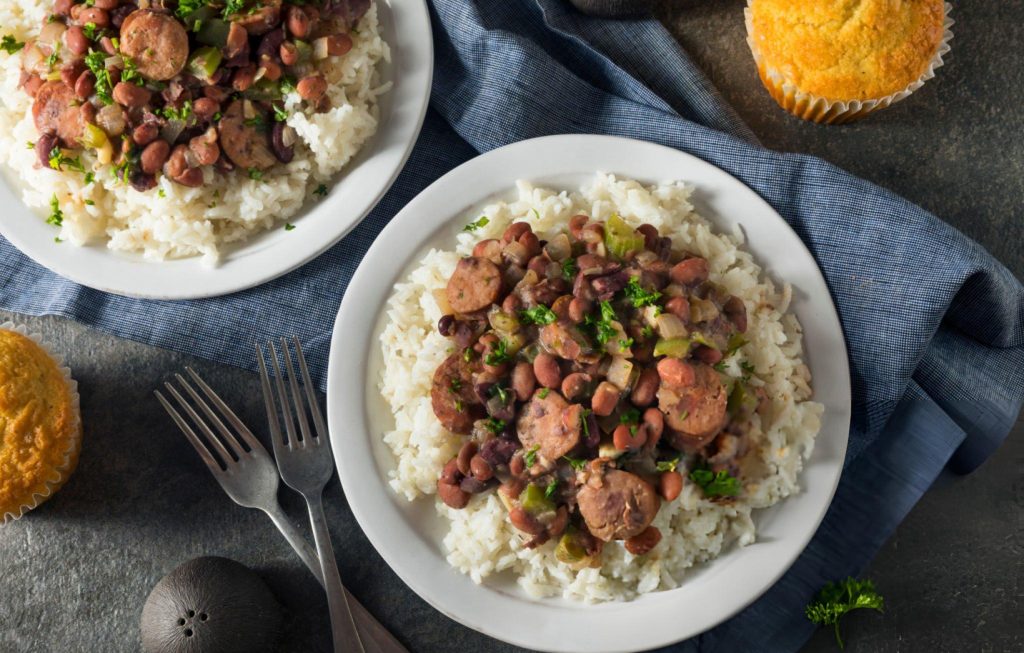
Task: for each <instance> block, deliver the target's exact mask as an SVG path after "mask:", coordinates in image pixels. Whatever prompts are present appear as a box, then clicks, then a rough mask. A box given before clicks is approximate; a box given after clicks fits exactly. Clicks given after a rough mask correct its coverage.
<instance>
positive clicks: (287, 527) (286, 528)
mask: <svg viewBox="0 0 1024 653" xmlns="http://www.w3.org/2000/svg"><path fill="white" fill-rule="evenodd" d="M263 512H265V513H267V516H268V517H270V521H272V522H274V526H277V530H279V531H281V535H284V539H286V540H287V541H288V544H290V545H291V547H292V549H294V550H295V553H296V554H298V556H299V558H300V559H301V560H302V562H303V564H305V565H306V567H308V568H309V572H310V573H311V574H313V577H314V578H316V582H318V583H320V586H321V587H323V586H324V574H323V572H322V571H321V570H320V558H319V557H318V556H317V554H316V551H315V550H314V549H313V547H311V546H310V545H309V543H308V542H307V541H306V538H305V537H304V536H303V535H302V533H300V532H299V530H298V529H297V528H295V527H294V526H292V523H291V521H290V520H289V519H288V515H286V514H284V511H283V510H281V507H280V506H274V507H273V509H265V510H264V511H263Z"/></svg>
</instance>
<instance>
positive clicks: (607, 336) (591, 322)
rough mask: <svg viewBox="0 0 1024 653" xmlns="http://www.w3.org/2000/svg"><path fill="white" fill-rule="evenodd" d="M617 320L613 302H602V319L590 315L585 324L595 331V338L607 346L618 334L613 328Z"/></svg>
mask: <svg viewBox="0 0 1024 653" xmlns="http://www.w3.org/2000/svg"><path fill="white" fill-rule="evenodd" d="M615 319H616V315H615V309H613V308H612V305H611V302H608V301H602V302H601V304H600V317H596V318H595V317H594V316H593V315H588V316H586V318H584V320H583V324H584V325H585V326H588V327H590V328H591V329H592V330H593V332H594V338H595V339H596V340H597V341H598V342H599V343H601V344H602V345H605V344H608V341H609V340H611V339H612V338H613V337H615V334H616V333H618V332H617V331H616V330H615V327H613V326H612V322H613V321H615Z"/></svg>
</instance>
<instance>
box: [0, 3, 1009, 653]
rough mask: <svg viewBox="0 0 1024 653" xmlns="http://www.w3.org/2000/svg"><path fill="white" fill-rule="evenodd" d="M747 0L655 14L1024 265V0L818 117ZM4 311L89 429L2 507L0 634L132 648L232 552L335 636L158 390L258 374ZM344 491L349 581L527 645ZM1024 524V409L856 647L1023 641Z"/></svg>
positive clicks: (300, 572)
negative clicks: (868, 109)
mask: <svg viewBox="0 0 1024 653" xmlns="http://www.w3.org/2000/svg"><path fill="white" fill-rule="evenodd" d="M742 4H743V3H742V2H741V1H739V0H728V1H726V0H721V1H719V2H711V3H707V2H698V1H697V0H675V1H672V0H664V1H663V2H662V3H661V5H660V9H659V16H660V17H661V18H662V19H663V20H664V21H665V22H666V23H667V24H668V25H669V26H670V28H671V29H672V30H673V32H674V33H675V34H676V36H677V37H678V38H679V39H680V41H681V42H682V43H683V44H684V45H685V46H686V47H687V48H688V49H689V50H690V51H691V52H693V53H694V54H695V56H696V58H697V60H698V62H699V63H700V64H701V65H702V66H703V67H704V69H705V70H707V71H708V73H709V74H710V75H711V77H712V79H713V80H714V81H715V83H716V84H717V85H718V86H719V88H721V89H722V91H723V93H724V94H725V95H726V97H727V98H728V99H729V100H730V101H731V102H732V103H733V104H734V105H735V106H736V107H737V108H738V109H739V111H740V113H741V114H742V116H743V117H744V118H745V119H746V120H748V121H749V122H750V124H751V125H752V126H753V127H754V129H755V131H756V132H757V133H758V135H759V136H760V137H761V138H762V139H763V140H764V142H765V143H766V144H767V145H769V146H772V147H775V148H779V149H784V150H792V151H801V152H809V153H812V154H816V155H819V156H822V157H824V158H826V159H828V160H831V161H833V162H836V163H838V164H840V165H841V166H843V167H845V168H847V169H849V170H851V171H853V172H855V173H857V174H860V175H862V176H864V177H867V178H868V179H871V180H873V181H875V182H877V183H879V184H881V185H882V186H885V187H887V188H891V189H892V190H894V191H896V192H898V193H901V194H903V195H905V196H906V197H908V198H910V199H911V200H913V201H915V202H918V203H920V204H922V205H924V206H925V207H928V208H929V209H931V210H933V211H934V212H935V213H936V214H938V215H940V216H941V217H943V218H945V219H946V220H948V221H950V222H951V223H953V224H954V225H956V226H957V227H959V228H960V229H962V230H963V231H964V232H966V233H967V234H968V235H970V236H972V237H973V238H975V239H977V240H979V241H980V242H981V243H982V244H983V245H985V246H986V247H987V248H988V249H989V250H991V251H992V252H994V253H995V254H996V255H997V257H999V258H1000V259H1001V260H1002V261H1003V262H1004V263H1006V264H1007V266H1008V267H1010V269H1011V270H1013V271H1014V272H1015V273H1016V274H1017V275H1018V276H1020V275H1021V274H1022V272H1024V253H1022V251H1021V244H1020V243H1021V236H1022V235H1024V233H1022V229H1024V227H1022V223H1021V220H1020V216H1019V212H1020V209H1019V207H1020V201H1021V197H1022V196H1024V193H1022V190H1024V188H1022V184H1024V174H1022V172H1024V170H1022V161H1024V139H1021V138H1020V124H1021V119H1022V117H1024V116H1022V109H1021V100H1024V72H1022V68H1021V67H1020V66H1019V61H1014V60H1013V58H1012V57H1011V56H1007V55H1009V54H1011V53H1013V52H1018V51H1019V45H1020V43H1021V40H1022V36H1024V34H1022V31H1024V27H1022V26H1024V6H1022V5H1021V4H1020V3H1006V2H999V1H997V0H983V1H982V0H979V1H977V2H973V3H969V4H966V3H965V4H960V5H958V6H957V10H956V17H957V20H958V25H957V26H956V27H955V28H954V31H955V32H956V34H957V38H956V40H955V41H954V51H953V53H952V57H951V58H950V61H949V65H947V66H946V67H945V68H943V69H942V70H940V72H939V76H938V78H937V79H935V80H933V81H931V82H929V84H928V85H926V86H925V88H924V89H923V90H922V91H920V92H918V93H917V94H915V95H914V96H913V97H912V98H911V99H910V100H908V101H907V102H904V103H903V104H901V105H898V106H896V107H894V108H892V109H890V110H888V111H886V112H884V113H882V114H879V115H878V116H876V117H872V118H870V119H869V120H867V121H865V122H862V123H859V124H856V125H853V126H848V127H842V128H822V127H816V126H814V125H809V124H804V123H802V122H800V121H798V120H796V119H793V118H790V117H789V116H788V115H786V114H784V113H783V112H781V111H780V110H778V109H777V108H776V107H775V105H774V103H773V102H772V101H771V99H770V98H769V97H768V96H767V94H766V93H765V92H764V91H763V89H762V88H761V86H760V83H759V82H758V81H757V78H756V75H755V73H754V69H753V65H752V64H751V62H750V58H749V55H748V54H747V52H746V49H745V45H744V43H743V28H742V17H741V8H742ZM1018 58H1019V55H1018ZM854 219H856V216H851V220H854ZM7 318H14V319H16V320H17V321H18V322H21V323H23V324H27V325H28V326H30V327H31V328H33V329H36V330H37V331H40V332H41V333H43V334H44V336H45V337H46V339H47V340H48V341H49V342H50V343H52V344H53V345H54V346H55V347H56V348H57V349H58V350H60V351H62V352H64V353H65V354H66V355H67V357H68V363H69V364H70V365H71V367H72V368H73V369H74V372H75V377H76V378H77V379H78V380H79V382H80V384H81V393H82V405H83V414H84V418H85V423H86V435H85V446H84V448H83V452H82V457H81V462H80V463H79V468H78V471H77V472H76V473H75V475H74V476H73V478H72V479H71V481H70V482H69V483H68V485H67V486H66V487H65V488H64V489H63V490H62V491H61V492H60V493H59V494H57V495H56V496H55V497H54V498H53V499H52V500H51V501H50V502H48V503H47V504H45V505H44V506H42V507H41V508H39V509H38V510H36V511H34V512H33V513H31V514H30V515H29V516H28V517H26V518H25V519H23V520H21V521H19V522H17V523H14V524H9V525H7V526H4V527H3V528H0V652H2V653H7V652H8V651H10V652H19V653H20V652H22V651H25V652H28V651H32V652H35V651H61V652H62V651H132V650H137V648H138V645H139V644H138V641H139V640H138V631H137V624H138V619H139V614H140V611H141V608H142V603H143V602H144V600H145V598H146V595H147V594H148V592H149V590H150V588H151V587H152V586H153V584H155V583H156V581H157V580H158V579H159V578H160V577H161V576H162V575H163V574H164V573H166V572H167V571H169V570H170V569H171V568H173V567H174V566H176V565H177V564H178V563H179V562H181V561H183V560H186V559H188V558H191V557H194V556H199V555H224V556H227V557H231V558H234V559H236V560H239V561H241V562H243V563H245V564H248V565H250V566H252V567H254V568H255V569H257V570H258V571H259V572H260V573H261V574H262V575H263V576H264V578H266V579H267V581H268V582H269V584H270V585H271V587H272V589H273V590H274V591H275V593H276V594H277V596H278V597H279V598H280V599H281V601H282V603H283V604H284V605H285V608H286V610H287V612H288V618H287V622H286V626H285V633H284V636H283V638H282V640H283V642H284V643H283V644H282V645H281V648H280V650H281V651H284V652H287V653H291V652H295V653H299V652H302V653H307V652H314V651H327V650H329V643H328V639H327V638H328V627H327V613H326V604H325V601H324V599H323V596H322V593H321V592H320V591H319V588H318V586H317V585H316V583H315V581H314V580H313V579H312V577H310V576H309V575H308V574H307V573H306V572H305V570H304V569H303V568H302V567H301V565H300V564H299V563H298V561H297V560H296V559H295V557H294V556H293V555H292V553H291V551H290V549H288V547H287V545H286V544H285V543H284V541H283V540H282V539H281V538H280V537H279V536H278V535H277V532H276V531H275V530H274V529H273V527H272V526H271V525H270V523H269V521H268V520H266V519H265V518H264V517H263V516H262V515H261V514H259V513H256V512H254V511H250V510H245V509H242V508H239V507H237V506H235V505H234V504H233V503H231V502H230V500H228V499H227V498H226V496H224V495H223V493H222V492H221V490H220V488H219V487H218V486H217V484H216V482H215V481H214V480H213V478H212V477H211V476H210V475H209V474H208V473H207V472H206V470H205V469H204V468H203V466H202V465H201V463H200V462H199V460H198V459H197V457H196V455H195V454H194V452H193V451H192V450H191V448H190V447H189V445H188V444H187V443H186V441H185V439H184V438H183V437H182V436H181V435H180V434H179V433H178V432H177V431H176V430H175V428H174V427H173V425H172V424H171V422H170V421H169V420H168V419H167V418H166V416H165V415H164V414H163V413H162V412H161V410H160V408H159V406H158V405H157V404H156V402H155V400H154V399H153V398H152V395H151V391H152V390H153V389H154V388H156V387H158V385H159V384H160V383H161V382H162V381H163V380H165V379H166V378H167V375H168V373H169V372H171V371H173V370H179V369H181V368H182V367H183V366H185V365H193V366H195V367H196V369H197V370H198V371H199V372H200V374H202V375H204V376H205V377H206V378H207V379H208V380H209V381H210V382H211V383H212V384H213V385H214V386H216V387H217V388H220V389H222V391H223V394H224V395H225V396H226V397H228V398H229V399H230V401H231V402H232V404H233V405H235V406H236V407H237V409H238V412H239V413H240V415H241V416H242V418H243V419H244V420H246V421H248V422H250V423H252V424H260V423H262V420H261V417H262V409H261V407H260V404H259V401H260V399H259V388H258V381H257V379H256V377H255V376H254V375H252V374H251V373H248V372H244V371H241V370H238V369H234V368H230V367H226V366H223V365H217V364H213V363H209V362H206V361H201V360H197V359H193V358H190V357H187V356H182V355H178V354H174V353H170V352H166V351H163V350H159V349H156V348H152V347H147V346H143V345H139V344H136V343H132V342H127V341H123V340H119V339H116V338H113V337H111V336H108V335H106V334H103V333H99V332H96V331H93V330H90V329H87V328H85V327H82V326H80V325H77V324H74V323H71V322H68V321H66V320H63V319H58V318H48V317H44V318H26V317H21V316H14V315H10V314H6V313H3V312H0V321H3V320H4V319H7ZM281 497H282V501H283V503H284V504H285V508H286V510H288V511H289V513H290V514H292V515H294V516H295V517H296V522H297V523H298V522H301V521H302V515H303V507H302V505H301V503H300V501H301V500H300V499H298V497H297V495H294V494H292V493H291V492H289V491H285V490H283V491H282V494H281ZM328 497H329V502H328V503H329V519H330V522H331V524H332V531H333V535H334V538H335V543H336V550H337V552H338V557H339V565H340V567H341V569H342V573H343V575H344V577H345V579H346V581H347V583H348V585H349V587H350V588H351V589H352V591H353V592H354V593H355V594H356V595H357V596H358V597H359V598H360V599H361V600H362V601H363V602H364V603H365V605H366V606H367V607H368V608H369V609H370V610H371V611H372V612H373V613H374V614H376V615H377V616H378V618H379V619H380V620H381V621H382V622H383V623H384V624H385V625H386V626H387V627H389V628H391V629H392V630H393V631H394V632H395V633H396V634H397V635H398V637H399V638H400V639H401V640H402V641H403V642H404V643H405V644H406V645H407V646H408V647H409V649H410V650H411V651H414V652H415V653H428V652H429V653H441V652H445V651H452V650H463V651H496V652H510V651H517V650H520V649H516V648H514V647H511V646H506V645H503V644H501V643H498V642H495V641H494V640H491V639H488V638H486V637H484V636H482V635H479V634H476V633H474V632H472V631H469V630H467V629H465V628H462V627H461V626H459V625H457V624H455V623H453V622H451V621H449V620H448V619H446V618H445V617H443V616H441V615H440V614H439V613H437V612H436V611H434V610H433V609H432V608H430V607H429V606H427V605H426V604H425V603H424V602H423V601H421V600H420V599H419V598H417V597H416V596H415V595H414V594H413V593H412V592H410V591H409V590H408V589H407V588H406V587H405V586H404V585H403V584H402V583H401V581H399V580H398V578H397V577H396V576H395V575H394V574H393V573H392V572H391V571H390V569H389V568H388V567H387V566H386V565H385V564H384V563H383V562H382V560H381V559H380V557H379V556H378V555H377V554H376V552H375V551H374V550H373V548H372V547H371V546H370V545H369V543H368V542H367V541H366V539H365V537H364V536H363V535H362V533H361V532H360V531H359V529H358V527H357V526H355V525H354V522H353V520H352V517H351V514H350V513H349V511H348V509H347V507H346V506H345V502H344V499H343V497H342V496H341V492H340V488H339V487H338V485H337V483H336V482H335V483H333V484H332V485H331V486H330V488H329V490H328ZM302 528H306V527H305V525H304V524H303V525H302ZM1022 542H1024V421H1020V422H1018V424H1017V426H1016V428H1015V429H1014V432H1013V433H1012V434H1011V435H1010V439H1009V440H1008V442H1007V444H1006V445H1004V446H1003V448H1002V449H1001V450H1000V451H999V452H997V453H996V455H995V456H994V457H993V459H992V460H990V461H989V462H988V463H986V464H985V465H984V466H983V467H982V468H981V469H980V470H978V472H976V473H975V474H974V475H972V476H969V477H967V478H963V479H952V480H948V481H946V482H943V483H940V484H939V486H937V487H936V488H933V490H932V491H930V492H929V493H928V494H927V495H926V496H925V497H924V499H923V500H922V501H921V502H920V504H918V506H917V507H916V508H915V509H914V510H913V512H912V513H911V514H910V516H909V517H908V519H907V520H906V522H905V523H904V524H903V525H902V526H901V527H900V528H899V530H898V531H897V533H896V534H895V535H894V536H893V538H892V539H891V540H890V541H889V543H888V544H887V545H886V546H885V548H884V549H883V550H882V552H881V553H880V554H879V556H878V557H877V558H876V560H875V561H874V563H873V564H872V565H871V566H870V567H869V569H868V570H867V572H866V574H867V575H868V576H870V577H872V578H874V579H875V580H876V582H877V584H878V586H879V588H880V589H881V591H882V592H883V593H884V594H885V596H886V598H887V600H888V609H887V611H886V613H885V614H884V615H877V614H873V613H872V614H855V615H853V616H852V617H851V618H850V619H849V621H848V623H847V624H846V625H845V630H844V632H845V635H846V639H847V640H848V644H849V645H848V650H851V651H964V650H972V651H1020V650H1024V628H1022V626H1021V622H1020V620H1019V615H1020V614H1021V610H1022V605H1021V603H1022V595H1024V587H1022V583H1024V567H1022V563H1021V559H1022V558H1021V556H1022V553H1024V552H1022V550H1021V547H1022ZM496 618H500V617H499V616H497V615H496ZM524 627H527V626H524ZM830 637H831V635H830V633H829V632H827V631H821V632H819V633H818V634H817V635H816V636H815V637H814V638H813V639H812V640H811V641H810V642H809V644H808V646H807V648H806V650H807V651H832V650H835V648H834V644H833V643H832V641H831V640H830Z"/></svg>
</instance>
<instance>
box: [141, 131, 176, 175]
mask: <svg viewBox="0 0 1024 653" xmlns="http://www.w3.org/2000/svg"><path fill="white" fill-rule="evenodd" d="M170 156H171V146H170V144H169V143H168V142H167V141H165V140H163V139H159V140H155V141H153V142H152V143H150V144H149V145H147V146H146V149H144V150H142V154H141V155H139V165H141V166H142V171H143V172H145V173H146V174H147V175H155V174H156V173H158V172H160V169H161V168H163V167H164V163H166V162H167V159H168V157H170Z"/></svg>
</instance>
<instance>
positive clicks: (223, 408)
mask: <svg viewBox="0 0 1024 653" xmlns="http://www.w3.org/2000/svg"><path fill="white" fill-rule="evenodd" d="M185 371H186V372H188V374H189V376H191V377H192V380H193V381H195V383H196V385H198V386H199V389H200V390H202V391H203V394H205V395H206V397H207V398H208V399H209V400H210V401H211V402H213V405H214V406H216V407H217V409H218V410H219V411H220V412H221V414H222V415H224V418H225V419H226V420H227V421H228V423H230V424H231V426H233V427H235V430H236V431H238V433H239V435H241V436H242V439H243V440H245V443H246V444H248V445H249V448H250V449H252V450H253V451H256V450H258V449H262V448H263V445H262V444H260V441H259V440H257V439H256V436H255V435H253V434H252V431H250V430H249V427H248V426H246V425H245V424H244V423H243V422H242V420H240V419H238V415H236V414H235V411H233V410H231V407H230V406H228V405H227V404H226V403H224V400H223V399H221V398H220V396H219V395H218V394H217V393H216V392H214V391H213V388H211V387H210V386H209V385H207V384H206V381H203V379H202V377H200V376H199V374H197V373H196V371H195V370H194V369H192V368H191V367H186V368H185Z"/></svg>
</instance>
